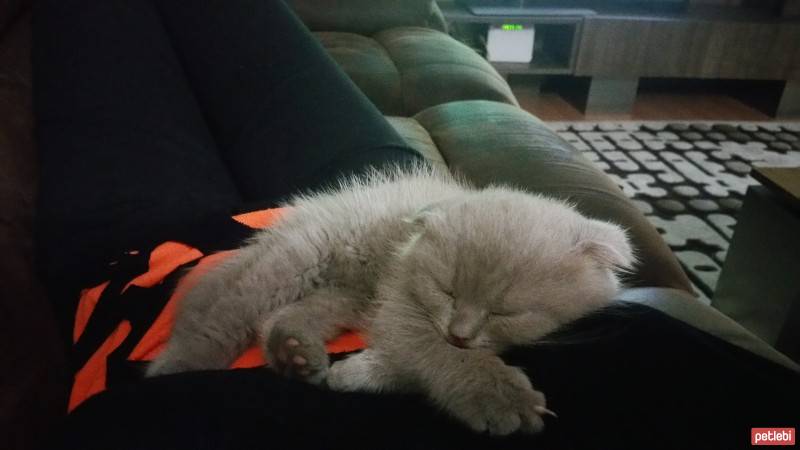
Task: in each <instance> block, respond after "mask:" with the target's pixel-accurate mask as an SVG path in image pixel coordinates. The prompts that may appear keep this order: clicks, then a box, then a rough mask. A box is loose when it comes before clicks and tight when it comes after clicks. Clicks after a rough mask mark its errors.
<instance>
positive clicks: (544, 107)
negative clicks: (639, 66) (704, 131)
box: [510, 78, 774, 121]
mask: <svg viewBox="0 0 800 450" xmlns="http://www.w3.org/2000/svg"><path fill="white" fill-rule="evenodd" d="M510 84H511V88H512V89H513V91H514V94H515V95H516V96H517V99H518V100H519V102H520V106H522V108H523V109H525V110H526V111H528V112H530V113H532V114H533V115H535V116H537V117H539V118H540V119H542V120H545V121H579V120H591V121H602V120H740V121H769V120H774V119H773V118H771V117H770V116H768V115H766V114H764V113H763V112H761V111H758V110H756V109H754V108H752V107H750V106H748V105H746V104H744V103H742V102H740V101H739V100H737V99H735V98H733V97H731V96H728V95H724V94H720V93H705V94H704V93H698V92H681V91H675V92H664V91H663V90H657V91H650V92H648V91H647V90H643V91H640V92H639V95H638V96H637V99H636V103H635V104H634V106H633V111H632V112H631V113H630V114H593V115H589V116H586V115H584V114H583V113H582V112H581V111H580V110H578V109H577V108H576V107H575V106H573V105H572V104H570V103H569V102H568V101H566V100H565V99H564V98H562V97H561V96H560V95H559V94H557V93H555V92H548V91H544V92H541V93H539V92H538V89H536V88H535V87H531V86H530V85H528V84H526V83H525V82H524V81H515V80H514V79H513V78H512V80H510Z"/></svg>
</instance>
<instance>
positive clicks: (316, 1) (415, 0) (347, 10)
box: [286, 0, 447, 35]
mask: <svg viewBox="0 0 800 450" xmlns="http://www.w3.org/2000/svg"><path fill="white" fill-rule="evenodd" d="M286 3H287V4H289V6H291V7H292V9H294V11H295V13H297V15H298V16H299V17H300V19H301V20H302V21H303V22H305V24H306V25H307V26H308V27H309V28H310V29H311V30H312V31H348V32H351V33H359V34H365V35H371V34H374V33H377V32H379V31H381V30H386V29H388V28H394V27H407V26H418V27H427V28H433V29H436V30H439V31H446V29H447V27H446V25H445V21H444V17H443V16H442V12H441V10H440V9H439V6H438V5H437V4H436V1H435V0H287V2H286Z"/></svg>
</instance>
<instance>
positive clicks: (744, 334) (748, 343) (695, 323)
mask: <svg viewBox="0 0 800 450" xmlns="http://www.w3.org/2000/svg"><path fill="white" fill-rule="evenodd" d="M616 300H618V301H620V302H627V303H636V304H640V305H645V306H648V307H650V308H653V309H657V310H658V311H660V312H662V313H664V314H666V315H668V316H670V317H672V318H673V319H677V320H680V321H681V322H684V323H686V324H688V325H691V326H692V327H694V328H697V329H698V330H702V331H705V332H706V333H708V334H710V335H712V336H715V337H717V338H719V339H722V340H723V341H725V342H728V343H729V344H732V345H735V346H737V347H740V348H743V349H745V350H747V351H749V352H750V353H753V354H756V355H759V356H761V357H762V358H765V359H768V360H770V361H772V362H775V363H777V364H780V365H782V366H785V367H787V368H789V369H792V370H794V371H797V372H800V366H798V365H797V363H795V362H794V361H792V360H791V359H790V358H789V357H787V356H786V355H784V354H783V353H781V352H779V351H777V350H775V349H774V348H773V347H771V346H770V345H769V344H767V343H766V342H764V341H762V340H761V339H760V338H759V337H757V336H756V335H755V334H753V333H751V332H750V331H748V330H747V329H745V328H744V327H743V326H741V325H739V324H738V323H736V322H735V321H734V320H733V319H731V318H730V317H728V316H726V315H724V314H722V313H721V312H719V311H717V310H716V309H714V308H712V307H710V306H707V305H705V304H703V303H701V302H699V301H697V299H695V298H694V297H692V296H691V295H689V294H688V293H686V292H685V291H681V290H677V289H667V288H634V289H626V290H623V291H622V292H621V293H620V294H619V295H618V296H617V299H616Z"/></svg>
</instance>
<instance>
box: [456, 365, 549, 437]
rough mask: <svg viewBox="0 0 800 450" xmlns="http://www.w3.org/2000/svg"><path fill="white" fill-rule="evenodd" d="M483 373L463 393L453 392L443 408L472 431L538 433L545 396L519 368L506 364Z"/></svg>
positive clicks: (540, 428)
mask: <svg viewBox="0 0 800 450" xmlns="http://www.w3.org/2000/svg"><path fill="white" fill-rule="evenodd" d="M507 369H508V370H505V371H503V372H502V373H494V374H491V376H487V377H486V379H485V380H482V381H481V382H480V383H478V384H472V385H470V387H469V388H468V390H466V391H465V392H453V393H452V394H453V395H452V397H451V400H450V401H449V402H448V404H447V406H446V409H447V410H448V411H449V412H450V413H451V414H453V415H454V416H455V417H456V418H457V419H460V420H461V421H462V422H464V423H466V424H467V425H469V427H470V428H472V429H473V430H475V431H478V432H481V433H483V432H488V433H489V434H495V435H507V434H511V433H514V432H516V431H522V432H526V433H538V432H540V431H542V430H543V429H544V421H543V420H542V416H543V415H544V414H551V415H554V414H553V413H552V412H551V411H549V410H548V409H547V406H546V401H545V396H544V394H542V393H541V392H539V391H537V390H535V389H533V387H532V386H531V383H530V381H529V380H528V378H527V377H526V376H525V374H524V373H522V371H521V370H519V369H517V368H513V367H508V368H507Z"/></svg>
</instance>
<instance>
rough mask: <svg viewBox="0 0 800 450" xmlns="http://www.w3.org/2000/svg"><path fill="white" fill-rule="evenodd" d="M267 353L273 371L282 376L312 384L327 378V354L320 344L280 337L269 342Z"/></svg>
mask: <svg viewBox="0 0 800 450" xmlns="http://www.w3.org/2000/svg"><path fill="white" fill-rule="evenodd" d="M276 337H277V336H276ZM269 353H270V356H271V357H272V359H271V365H272V367H273V369H274V370H275V371H277V372H278V373H280V374H281V375H283V376H286V377H289V378H297V379H300V380H303V381H306V382H308V383H312V384H320V383H321V382H322V381H323V380H325V378H326V377H327V376H328V363H329V360H328V354H327V353H326V351H325V345H324V344H323V343H322V342H316V341H315V340H313V339H303V338H301V337H294V336H290V337H285V336H280V337H278V339H276V340H270V345H269Z"/></svg>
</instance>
